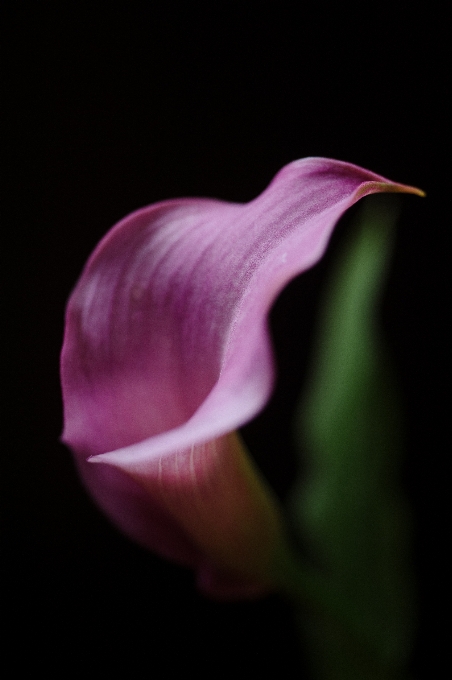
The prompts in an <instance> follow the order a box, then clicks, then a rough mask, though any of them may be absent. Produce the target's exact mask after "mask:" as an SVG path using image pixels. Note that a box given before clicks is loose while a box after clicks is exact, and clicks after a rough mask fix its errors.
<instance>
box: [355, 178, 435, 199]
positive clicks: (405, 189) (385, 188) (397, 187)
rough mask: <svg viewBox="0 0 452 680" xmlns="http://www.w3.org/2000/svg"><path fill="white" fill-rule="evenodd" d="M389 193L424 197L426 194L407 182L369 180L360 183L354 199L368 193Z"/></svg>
mask: <svg viewBox="0 0 452 680" xmlns="http://www.w3.org/2000/svg"><path fill="white" fill-rule="evenodd" d="M379 193H386V194H387V193H391V194H415V195H416V196H421V197H422V198H424V197H425V196H426V195H427V194H426V193H425V191H422V189H418V188H417V187H411V186H408V185H407V184H396V183H393V182H378V181H370V182H364V183H363V184H361V186H360V187H359V189H357V191H356V193H355V196H354V198H355V200H358V199H360V198H363V197H364V196H368V195H369V194H379Z"/></svg>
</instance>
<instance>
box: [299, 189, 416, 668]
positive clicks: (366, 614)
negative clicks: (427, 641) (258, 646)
mask: <svg viewBox="0 0 452 680" xmlns="http://www.w3.org/2000/svg"><path fill="white" fill-rule="evenodd" d="M395 220H396V209H395V204H394V201H393V200H388V198H387V197H376V200H375V199H374V200H373V199H367V200H366V201H365V205H364V210H363V212H362V214H361V217H360V220H359V222H360V223H359V225H358V227H357V228H356V227H355V228H354V229H353V233H352V238H351V239H350V240H349V242H348V244H347V247H346V248H345V250H344V252H343V254H342V258H341V259H340V261H339V263H338V266H337V269H336V271H335V272H334V276H333V277H332V280H331V282H330V285H329V287H328V290H327V292H326V297H325V300H324V305H323V309H322V314H321V318H320V324H319V329H318V335H317V341H316V354H315V358H314V363H313V367H312V372H311V379H310V381H309V382H308V385H307V389H306V390H305V393H304V396H303V398H302V400H301V402H300V407H299V409H298V413H297V421H296V431H297V442H298V446H299V450H300V456H301V459H302V469H303V476H302V478H301V479H299V480H298V481H297V484H296V486H295V490H294V493H293V496H292V504H291V512H292V520H293V522H294V524H295V527H296V531H297V533H298V535H299V537H300V538H301V540H302V541H303V545H304V547H305V550H306V552H307V555H308V559H309V560H310V561H311V562H312V564H313V565H315V566H316V567H317V568H319V569H320V571H321V573H322V574H323V577H324V579H325V582H326V584H327V588H328V589H329V590H330V591H331V592H332V593H333V594H334V598H335V601H336V602H340V605H339V606H340V608H341V609H342V612H340V616H339V617H338V616H337V612H336V614H335V615H332V616H328V614H327V613H325V611H323V613H322V614H321V615H313V616H312V617H311V619H310V620H309V621H308V625H307V629H308V630H309V634H310V636H311V638H312V643H313V644H314V647H315V648H316V649H317V654H316V655H315V656H316V657H317V661H318V662H319V668H321V669H322V672H321V676H322V677H325V678H334V680H339V679H340V678H344V679H345V678H347V679H348V678H350V679H352V678H386V677H399V676H398V674H397V673H398V670H401V669H402V668H403V666H404V663H405V661H406V658H407V655H408V653H409V648H410V636H411V622H412V618H413V617H412V607H411V604H410V601H411V598H410V591H411V585H410V576H409V570H408V569H407V567H406V563H407V553H406V542H407V527H408V522H407V510H406V504H405V500H404V497H403V494H402V491H401V489H400V488H399V485H398V481H397V472H398V462H399V456H400V450H401V440H402V438H401V432H400V414H399V407H398V400H397V390H396V389H395V386H394V380H393V375H392V371H391V366H390V362H389V361H388V357H387V355H386V352H385V348H384V344H383V342H382V339H381V335H380V331H379V327H378V302H379V298H380V295H381V291H382V286H383V284H384V280H385V274H386V271H387V267H388V261H389V257H390V251H391V246H392V235H393V225H394V223H395ZM335 607H336V609H337V605H335ZM340 618H341V619H342V622H339V619H340Z"/></svg>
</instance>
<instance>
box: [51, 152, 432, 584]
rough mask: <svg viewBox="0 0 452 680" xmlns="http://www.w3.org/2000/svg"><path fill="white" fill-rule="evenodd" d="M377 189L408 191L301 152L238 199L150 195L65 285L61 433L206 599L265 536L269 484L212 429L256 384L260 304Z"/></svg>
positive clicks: (260, 381) (268, 363) (271, 531)
mask: <svg viewBox="0 0 452 680" xmlns="http://www.w3.org/2000/svg"><path fill="white" fill-rule="evenodd" d="M379 191H408V192H412V193H420V192H419V191H418V190H415V189H412V188H410V187H405V186H403V185H398V184H394V183H392V182H390V181H389V180H386V179H384V178H382V177H379V176H378V175H375V174H373V173H371V172H368V171H366V170H363V169H361V168H358V167H356V166H353V165H350V164H347V163H342V162H338V161H332V160H327V159H321V158H307V159H303V160H300V161H295V162H294V163H291V164H290V165H288V166H286V167H285V168H283V169H282V170H281V171H280V172H279V173H278V175H277V176H276V177H275V178H274V180H273V182H272V183H271V184H270V186H269V187H268V188H267V189H266V190H265V191H264V192H263V193H262V194H261V195H260V196H259V197H258V198H256V199H255V200H254V201H251V202H250V203H248V204H245V205H238V204H230V203H224V202H221V201H215V200H207V199H177V200H172V201H165V202H162V203H158V204H156V205H153V206H150V207H148V208H144V209H142V210H139V211H137V212H135V213H133V214H132V215H129V216H128V217H126V218H125V219H124V220H122V221H121V222H120V223H119V224H117V225H116V226H115V227H114V228H113V229H112V230H111V231H110V232H109V233H108V234H107V235H106V237H105V238H104V239H103V240H102V241H101V243H100V244H99V245H98V247H97V248H96V250H95V251H94V253H93V255H92V256H91V258H90V259H89V261H88V263H87V265H86V267H85V270H84V272H83V274H82V276H81V278H80V280H79V282H78V284H77V286H76V288H75V290H74V292H73V293H72V296H71V298H70V301H69V304H68V309H67V317H66V332H65V340H64V346H63V352H62V368H61V372H62V386H63V398H64V421H65V426H64V434H63V440H64V441H65V442H66V443H67V444H68V445H69V446H70V447H71V448H72V449H73V451H74V452H75V454H76V459H77V461H78V464H79V467H80V470H81V473H82V476H83V478H84V480H85V483H86V484H87V486H88V487H89V489H90V490H91V492H92V494H93V496H94V497H95V498H96V500H97V501H98V503H99V504H100V505H101V507H103V509H104V510H105V511H106V512H107V514H108V515H109V516H110V517H111V518H112V519H113V520H114V521H115V523H116V524H117V525H118V526H119V527H121V528H122V529H123V530H124V531H125V532H126V533H127V534H129V535H130V536H131V537H132V538H134V539H136V540H138V541H139V542H141V543H142V544H144V545H146V546H147V547H149V548H151V549H153V550H156V551H158V552H160V553H161V554H163V555H165V556H167V557H170V558H172V559H177V560H179V561H182V562H184V563H186V564H189V565H192V566H194V567H195V568H196V569H197V570H198V579H199V581H200V583H201V584H202V585H203V586H204V588H205V589H207V590H209V591H211V592H212V593H217V594H229V592H236V591H237V592H241V591H243V590H245V591H247V590H249V591H250V592H251V591H254V590H255V589H256V588H258V587H259V583H264V582H265V580H269V578H270V577H269V570H270V571H271V567H270V566H269V565H270V562H271V560H272V559H273V556H274V549H275V545H276V544H279V542H280V537H279V538H278V536H280V533H281V531H282V530H281V527H280V520H279V512H278V510H277V506H276V504H275V503H274V501H273V499H272V496H271V493H270V492H268V490H266V489H265V485H264V484H263V483H261V482H260V481H259V478H258V476H257V473H255V471H253V472H252V471H251V467H250V466H251V464H250V463H249V460H248V458H247V457H246V455H245V454H244V452H243V450H242V448H241V446H240V445H239V444H238V443H237V439H236V437H235V436H233V435H229V434H228V433H231V432H232V431H234V430H236V429H237V428H238V427H240V426H241V425H243V424H244V423H245V422H247V421H248V420H250V419H251V418H252V417H253V416H255V415H256V414H257V413H258V411H260V410H261V409H262V407H263V406H264V405H265V404H266V402H267V401H268V399H269V396H270V393H271V389H272V383H273V362H272V353H271V347H270V342H269V336H268V329H267V315H268V312H269V309H270V307H271V305H272V303H273V302H274V300H275V298H276V297H277V295H278V293H279V292H280V291H281V289H282V288H283V287H284V286H285V285H286V284H287V283H288V282H289V281H290V280H291V279H292V278H293V277H295V276H296V275H297V274H299V273H301V272H302V271H305V270H306V269H308V268H309V267H311V266H312V265H313V264H314V263H315V262H317V261H318V260H319V258H320V257H321V256H322V254H323V252H324V250H325V247H326V245H327V242H328V239H329V237H330V234H331V232H332V230H333V228H334V225H335V223H336V222H337V220H338V219H339V217H340V216H341V215H342V213H343V212H344V211H345V210H346V209H347V208H348V207H349V206H351V205H352V204H353V203H355V202H356V201H357V200H358V199H359V198H361V197H362V196H365V195H366V194H370V193H375V192H379ZM93 456H94V458H93ZM89 457H91V459H90V460H91V462H98V463H103V465H91V464H89V463H88V462H87V459H88V458H89ZM244 461H246V462H244ZM244 470H245V472H244ZM256 480H257V481H256ZM218 536H220V538H221V540H220V539H219V538H218ZM262 546H263V548H262ZM264 553H265V554H264ZM270 553H271V554H270ZM270 580H271V578H270Z"/></svg>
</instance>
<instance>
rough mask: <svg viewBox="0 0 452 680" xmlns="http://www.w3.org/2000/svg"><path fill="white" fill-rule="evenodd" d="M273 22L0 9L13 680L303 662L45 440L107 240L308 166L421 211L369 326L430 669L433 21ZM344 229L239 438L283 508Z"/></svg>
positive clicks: (220, 11) (303, 282)
mask: <svg viewBox="0 0 452 680" xmlns="http://www.w3.org/2000/svg"><path fill="white" fill-rule="evenodd" d="M267 7H268V8H267V10H265V11H264V10H263V9H262V6H261V3H253V2H248V3H246V2H234V1H231V2H228V3H227V4H226V3H225V4H224V5H223V4H221V3H220V4H215V5H213V3H212V4H211V5H209V7H205V6H204V5H201V4H199V3H193V2H185V3H182V2H170V1H167V2H165V3H162V2H156V3H151V2H143V3H139V4H134V3H122V7H121V8H120V9H115V8H114V7H113V6H112V4H110V3H105V8H102V7H101V6H100V5H99V6H98V5H97V4H96V3H94V8H93V6H91V5H88V4H87V5H86V7H84V6H83V3H82V4H79V3H77V4H75V3H74V4H72V3H60V2H25V3H3V4H2V7H1V14H2V26H3V31H4V36H3V40H2V48H3V50H4V57H3V64H4V66H6V71H5V73H6V81H5V84H4V86H3V88H2V89H3V92H4V93H6V96H5V95H4V108H5V113H6V117H5V118H4V121H5V122H4V123H3V126H2V128H3V132H4V134H5V141H4V143H3V149H4V150H5V149H6V163H5V167H6V173H5V176H4V181H3V184H2V188H3V189H4V195H5V198H4V201H3V204H4V217H3V220H2V237H3V241H4V242H5V246H4V255H3V262H4V264H3V267H2V273H4V274H5V282H4V284H3V290H4V292H5V303H6V308H5V311H4V321H5V327H6V331H7V337H8V339H9V341H10V344H9V345H8V350H7V351H6V352H4V354H3V360H4V361H3V363H4V368H5V372H6V378H5V381H6V384H7V389H6V390H5V395H6V401H7V404H6V405H7V409H6V420H5V426H4V433H6V437H4V438H3V447H2V448H3V451H2V459H4V461H5V462H6V475H4V477H3V479H4V480H5V483H4V485H2V486H4V489H5V491H6V498H7V510H8V512H7V514H6V515H5V517H6V519H7V522H6V523H5V529H6V531H5V537H6V538H5V545H6V551H5V554H6V555H7V560H6V562H7V566H8V567H10V571H9V572H8V576H7V577H6V578H5V580H4V584H5V585H6V594H7V596H8V597H9V598H10V602H11V609H9V610H7V612H8V613H7V624H8V627H9V630H10V631H11V634H12V639H13V640H16V641H20V646H21V649H22V650H23V652H21V653H19V655H18V656H16V663H17V664H18V667H20V665H21V664H23V663H29V662H32V663H34V664H36V667H39V666H41V665H43V664H44V666H43V667H44V668H47V669H54V670H58V671H59V672H61V673H62V674H65V669H66V670H67V669H68V668H73V667H75V666H76V665H78V664H80V665H81V667H82V668H89V669H92V670H95V669H98V670H101V671H102V670H103V671H104V672H105V673H107V672H113V671H116V670H119V669H120V668H127V672H128V674H132V673H136V674H138V675H139V676H140V677H141V676H146V677H148V675H149V674H151V673H152V674H153V675H154V676H156V677H159V676H160V673H162V674H163V670H158V669H162V668H165V672H166V671H171V670H180V669H181V668H182V666H183V667H184V668H187V669H188V668H193V669H195V670H200V671H204V672H208V671H212V672H214V673H221V671H222V670H225V669H226V667H227V665H228V664H230V666H231V668H236V669H240V670H241V671H242V672H248V671H251V672H253V673H257V672H260V671H262V670H264V669H271V668H278V672H279V673H285V672H289V671H290V670H291V667H292V665H293V663H294V662H295V663H299V664H302V663H303V661H302V660H301V661H299V658H301V659H302V657H303V653H302V652H299V650H298V648H297V637H296V633H295V631H294V629H293V625H292V620H291V613H290V609H289V608H288V607H286V605H285V604H284V603H283V602H281V601H280V600H279V599H278V598H277V597H269V598H267V599H264V600H262V601H259V602H255V603H229V604H224V603H223V604H219V603H213V602H210V601H208V600H206V599H204V598H203V597H201V596H199V595H198V594H197V593H196V591H195V589H194V586H193V578H192V575H191V574H190V573H189V572H186V571H185V570H183V569H180V568H179V567H176V566H174V565H171V564H168V563H166V562H163V561H161V560H159V559H158V558H157V557H155V556H153V555H150V554H148V553H146V552H145V551H143V550H141V549H140V548H139V547H137V546H135V545H133V544H131V543H130V542H129V541H128V540H127V539H126V538H124V537H122V536H121V535H120V534H118V533H117V532H116V530H115V529H113V528H112V527H111V526H110V525H109V524H108V522H107V521H106V520H105V519H104V518H103V517H102V516H101V515H100V513H99V512H98V511H97V509H96V508H95V507H94V506H93V505H92V503H91V501H90V499H89V498H88V497H87V496H86V495H85V492H84V490H83V489H82V488H81V486H80V484H79V482H78V479H77V477H76V473H75V471H74V469H73V466H72V462H71V458H70V455H69V453H68V452H67V451H66V450H65V448H64V447H63V446H61V445H60V444H59V443H58V437H59V434H60V432H61V427H62V420H61V419H62V415H61V401H60V391H59V378H58V356H59V351H60V345H61V339H62V333H63V314H64V306H65V301H66V299H67V297H68V295H69V293H70V290H71V288H72V286H73V285H74V283H75V281H76V279H77V276H78V275H79V273H80V270H81V268H82V266H83V264H84V261H85V260H86V258H87V256H88V255H89V253H90V252H91V250H92V248H93V247H94V246H95V244H96V243H97V241H98V240H99V239H100V238H101V236H102V235H103V234H104V233H105V232H106V231H107V230H108V229H109V227H110V226H111V225H112V224H114V223H115V222H116V221H117V220H119V219H120V218H122V217H123V216H124V215H126V214H127V213H128V212H130V211H132V210H134V209H135V208H137V207H140V206H143V205H147V204H149V203H152V202H154V201H157V200H161V199H164V198H170V197H177V196H189V195H195V196H214V197H218V198H222V199H226V200H231V201H248V200H250V199H252V198H254V197H255V196H256V195H257V194H258V193H260V192H261V191H262V190H263V189H264V188H265V186H266V185H267V184H268V182H269V181H270V179H271V178H272V177H273V175H274V174H275V173H276V172H277V171H278V170H279V169H280V168H281V167H282V166H283V165H284V164H286V163H288V162H290V161H292V160H294V159H296V158H301V157H304V156H309V155H318V156H328V157H332V158H338V159H341V160H347V161H350V162H354V163H357V164H359V165H362V166H364V167H366V168H368V169H371V170H373V171H375V172H378V173H380V174H383V175H385V176H387V177H389V178H391V179H393V180H396V181H400V182H404V183H408V184H414V185H416V186H419V187H421V188H422V189H424V190H425V191H426V192H427V195H428V196H427V198H426V199H424V200H421V199H418V198H416V197H412V196H406V197H403V199H402V215H401V218H400V221H399V226H398V233H397V242H396V251H395V255H394V260H393V267H392V271H391V275H390V280H389V283H388V289H387V294H386V298H385V304H384V308H383V323H384V326H385V328H386V331H387V337H388V342H389V344H390V347H391V351H392V353H393V356H394V359H395V362H396V365H397V368H398V371H399V376H400V383H401V389H402V394H403V397H404V404H405V413H406V422H407V448H406V455H405V460H404V465H403V470H402V481H403V484H404V486H405V489H406V493H407V494H408V496H409V499H410V503H411V507H412V511H413V523H414V535H413V564H414V567H415V569H416V574H417V580H418V592H419V627H418V635H417V638H416V644H415V649H414V653H413V662H412V673H413V677H419V678H421V677H433V675H434V673H435V671H439V666H437V664H438V663H439V660H440V659H441V657H442V656H443V652H444V651H445V636H444V634H443V630H442V624H441V622H440V618H441V611H442V610H443V609H444V606H443V605H442V602H443V601H444V599H445V596H444V595H443V585H444V582H445V575H446V567H445V566H444V564H445V562H444V560H445V552H444V550H443V546H444V544H445V542H446V538H447V536H446V525H445V522H444V520H443V517H444V512H445V493H446V482H445V479H446V469H445V461H446V453H447V452H448V442H446V434H445V432H446V428H445V422H446V405H447V406H448V405H449V397H448V390H447V385H448V380H449V377H448V373H447V372H448V368H449V365H448V363H447V358H448V357H447V358H446V346H447V347H449V343H450V316H449V310H448V307H447V302H446V300H447V299H448V294H447V293H448V291H447V285H448V281H449V262H450V255H449V252H450V251H449V250H448V243H447V242H446V232H448V231H449V229H450V212H449V211H450V199H449V195H450V188H449V187H450V170H449V165H448V158H449V148H448V143H449V139H448V136H447V134H448V129H446V121H447V122H449V120H450V110H447V108H446V102H447V97H446V93H447V86H448V85H449V81H448V79H447V62H448V57H450V55H448V54H447V51H448V50H447V49H446V48H447V47H448V44H449V37H448V35H447V34H446V30H445V28H446V21H445V17H441V16H439V15H438V14H436V13H434V12H433V10H432V9H431V5H428V6H427V7H426V8H424V10H423V13H422V14H414V12H415V10H414V8H413V6H412V4H411V3H408V2H406V3H405V2H395V3H392V4H391V5H388V6H387V7H385V6H384V5H382V4H380V3H379V4H378V5H376V4H365V5H363V4H360V5H359V6H358V5H356V6H355V5H351V4H349V5H347V4H346V3H345V4H344V3H334V4H333V3H331V4H329V3H317V4H316V5H315V7H314V6H313V4H312V3H297V4H296V5H292V4H289V3H285V2H274V3H269V4H268V6H267ZM346 228H347V227H346V220H345V221H343V223H341V224H340V225H339V228H338V230H337V233H336V235H335V237H334V239H333V242H332V247H331V249H330V250H329V252H328V254H327V256H326V257H325V259H324V260H323V261H322V263H321V264H320V265H319V266H318V267H316V268H315V269H314V270H312V271H310V272H308V273H307V274H305V275H304V276H302V277H301V278H300V279H299V280H297V281H296V282H294V283H293V284H291V285H290V286H289V287H288V289H287V290H286V291H285V293H284V294H283V296H282V297H281V299H280V300H279V301H278V302H277V304H276V307H275V309H274V311H273V313H272V320H273V328H274V335H275V343H276V352H277V357H278V359H277V361H278V365H279V381H278V386H277V390H276V393H275V397H274V399H273V400H272V402H271V404H270V405H269V407H268V409H267V410H266V412H265V413H264V414H262V415H261V416H260V417H259V418H258V419H257V420H256V421H255V422H254V423H253V424H252V425H250V426H249V427H248V428H246V430H245V434H246V436H247V438H248V440H249V442H250V445H251V447H254V451H255V452H256V455H257V456H258V458H259V462H260V464H261V466H262V468H263V469H264V472H265V474H266V475H267V476H268V478H269V479H270V480H271V482H272V484H273V485H274V487H275V488H276V490H277V492H278V493H279V494H280V495H281V496H282V497H284V494H285V493H286V492H287V489H288V487H289V484H290V479H291V476H292V475H293V471H294V460H293V450H292V448H291V441H290V437H289V435H288V434H286V431H288V428H289V424H290V420H291V417H292V410H293V401H294V399H295V398H296V396H297V394H298V391H299V389H300V386H301V384H302V380H303V376H304V375H305V370H306V362H307V360H308V357H309V351H310V341H311V331H312V323H313V318H314V312H315V309H316V302H317V298H318V294H319V290H320V289H321V284H322V281H323V279H324V276H325V272H327V271H328V267H329V263H330V262H332V260H333V259H334V253H335V250H336V247H337V244H338V243H340V240H341V234H342V233H343V231H344V230H345V229H346ZM162 664H163V666H162ZM300 676H301V672H300Z"/></svg>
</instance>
